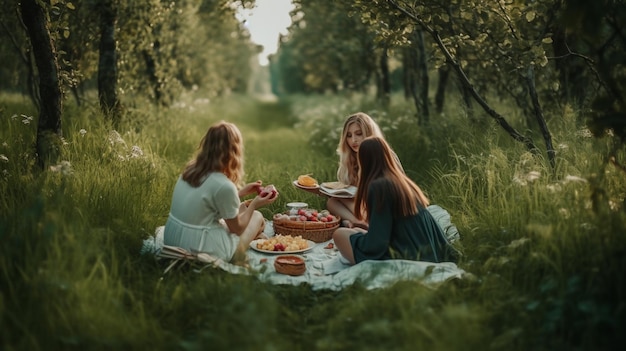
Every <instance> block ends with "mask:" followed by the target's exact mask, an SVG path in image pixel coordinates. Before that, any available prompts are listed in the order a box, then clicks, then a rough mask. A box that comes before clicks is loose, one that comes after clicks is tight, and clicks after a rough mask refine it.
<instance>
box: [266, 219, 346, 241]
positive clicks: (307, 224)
mask: <svg viewBox="0 0 626 351" xmlns="http://www.w3.org/2000/svg"><path fill="white" fill-rule="evenodd" d="M339 221H340V218H338V217H335V218H334V220H333V221H332V222H313V221H292V220H288V219H274V232H275V233H276V234H281V235H290V236H298V235H300V236H302V238H303V239H307V240H311V241H313V242H316V243H323V242H325V241H328V240H330V239H332V237H333V232H334V231H335V229H337V228H339Z"/></svg>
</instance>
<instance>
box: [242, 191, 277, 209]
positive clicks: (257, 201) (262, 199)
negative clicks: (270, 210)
mask: <svg viewBox="0 0 626 351" xmlns="http://www.w3.org/2000/svg"><path fill="white" fill-rule="evenodd" d="M277 198H278V193H271V192H270V193H267V194H265V196H261V195H257V196H256V197H255V198H254V199H252V202H250V205H249V207H252V208H254V209H257V208H259V207H263V206H266V205H269V204H271V203H272V202H274V201H276V199H277Z"/></svg>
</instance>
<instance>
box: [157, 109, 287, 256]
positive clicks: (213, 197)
mask: <svg viewBox="0 0 626 351" xmlns="http://www.w3.org/2000/svg"><path fill="white" fill-rule="evenodd" d="M243 150H244V148H243V138H242V136H241V132H240V131H239V129H238V128H237V126H235V125H234V124H232V123H228V122H224V121H221V122H218V123H216V124H214V125H212V126H211V127H210V128H209V130H208V131H207V133H206V135H205V136H204V137H203V138H202V140H201V142H200V145H199V147H198V150H197V152H196V155H195V157H194V158H193V159H192V160H191V161H189V162H188V163H187V165H186V166H185V168H184V170H183V172H182V174H181V176H180V177H179V178H178V181H177V182H176V186H175V187H174V193H173V195H172V203H171V207H170V213H169V217H168V219H167V222H166V224H165V233H164V238H163V241H164V244H165V245H170V246H177V247H181V248H183V249H185V250H188V251H199V252H205V253H208V254H211V255H213V256H215V257H218V258H221V259H223V260H225V261H230V262H233V263H238V264H240V263H244V262H243V261H244V260H245V252H246V250H247V248H248V245H249V244H250V242H252V240H254V239H255V238H256V237H258V236H261V235H262V232H263V228H264V225H265V219H264V218H263V215H262V214H261V213H260V212H259V211H258V210H257V208H259V207H262V206H265V205H268V204H270V203H272V202H274V201H275V200H276V198H277V196H276V194H272V193H269V194H266V195H265V196H260V195H259V196H256V197H255V198H254V199H253V200H252V201H251V202H250V204H249V205H248V206H246V205H244V204H242V203H241V200H240V198H241V197H243V196H246V195H250V194H253V193H257V192H259V190H260V189H261V184H262V182H261V181H260V180H258V181H256V182H253V183H248V184H244V181H243V179H244V166H243V165H244V159H243Z"/></svg>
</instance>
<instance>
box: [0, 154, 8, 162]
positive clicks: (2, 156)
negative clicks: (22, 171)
mask: <svg viewBox="0 0 626 351" xmlns="http://www.w3.org/2000/svg"><path fill="white" fill-rule="evenodd" d="M0 161H2V162H5V163H8V162H9V158H8V157H6V156H5V155H4V154H0Z"/></svg>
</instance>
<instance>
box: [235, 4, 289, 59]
mask: <svg viewBox="0 0 626 351" xmlns="http://www.w3.org/2000/svg"><path fill="white" fill-rule="evenodd" d="M292 9H293V4H292V3H291V0H256V7H255V8H253V9H251V10H245V12H242V13H240V14H239V16H240V17H239V19H240V20H244V19H245V20H246V27H247V28H248V30H249V31H250V37H251V39H252V41H253V42H255V43H256V44H259V45H263V52H262V53H261V54H259V63H260V64H261V65H263V66H265V65H267V64H268V60H267V56H268V55H270V54H273V53H275V52H276V50H277V49H278V35H279V34H280V33H282V34H287V27H289V25H290V24H291V17H289V11H291V10H292Z"/></svg>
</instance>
